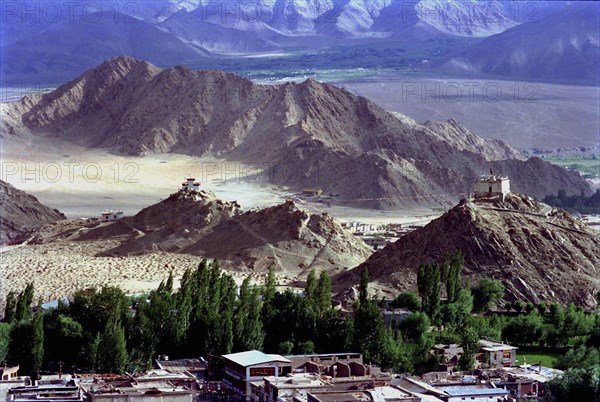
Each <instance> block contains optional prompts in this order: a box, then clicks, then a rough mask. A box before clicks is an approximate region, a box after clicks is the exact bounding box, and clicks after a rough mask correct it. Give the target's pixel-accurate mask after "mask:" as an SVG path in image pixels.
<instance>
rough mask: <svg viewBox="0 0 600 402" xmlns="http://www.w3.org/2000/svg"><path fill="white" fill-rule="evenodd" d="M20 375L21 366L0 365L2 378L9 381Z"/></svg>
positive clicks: (0, 378)
mask: <svg viewBox="0 0 600 402" xmlns="http://www.w3.org/2000/svg"><path fill="white" fill-rule="evenodd" d="M18 376H19V366H18V365H16V366H0V380H2V381H8V380H12V379H15V378H17V377H18Z"/></svg>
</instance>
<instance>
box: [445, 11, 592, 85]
mask: <svg viewBox="0 0 600 402" xmlns="http://www.w3.org/2000/svg"><path fill="white" fill-rule="evenodd" d="M598 26H600V4H598V3H597V2H575V3H574V4H572V5H571V6H569V7H566V8H564V9H562V10H561V11H560V12H556V13H554V14H551V15H549V16H548V17H546V18H543V19H541V20H539V21H536V22H529V23H523V24H521V25H519V26H516V27H514V28H512V29H509V30H507V31H505V32H502V33H500V34H498V35H494V36H491V37H489V38H487V39H485V40H483V41H481V42H480V43H477V44H475V45H474V46H473V47H471V48H470V49H467V50H466V51H465V52H464V53H462V54H461V55H457V56H456V57H454V58H453V59H452V60H450V61H449V62H448V63H446V65H445V67H446V68H448V69H452V70H454V71H459V72H466V73H469V74H472V73H478V74H486V75H492V76H502V77H510V78H518V79H532V80H536V81H561V82H574V83H582V84H592V85H598V84H600V31H599V30H598Z"/></svg>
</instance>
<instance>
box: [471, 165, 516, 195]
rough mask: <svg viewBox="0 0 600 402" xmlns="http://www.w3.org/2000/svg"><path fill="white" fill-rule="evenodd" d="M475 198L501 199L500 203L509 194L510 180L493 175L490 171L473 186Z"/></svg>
mask: <svg viewBox="0 0 600 402" xmlns="http://www.w3.org/2000/svg"><path fill="white" fill-rule="evenodd" d="M474 193H475V198H492V197H501V199H502V201H504V198H505V197H506V195H507V194H508V193H510V180H509V179H508V177H503V176H500V175H496V174H494V172H493V171H492V170H491V169H490V173H489V174H488V175H484V176H482V177H480V178H479V179H478V180H477V181H476V182H475V186H474Z"/></svg>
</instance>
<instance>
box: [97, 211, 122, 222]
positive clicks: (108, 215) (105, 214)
mask: <svg viewBox="0 0 600 402" xmlns="http://www.w3.org/2000/svg"><path fill="white" fill-rule="evenodd" d="M124 216H125V215H123V211H114V210H105V211H102V215H101V218H100V219H101V220H102V222H108V221H116V220H119V219H121V218H123V217H124Z"/></svg>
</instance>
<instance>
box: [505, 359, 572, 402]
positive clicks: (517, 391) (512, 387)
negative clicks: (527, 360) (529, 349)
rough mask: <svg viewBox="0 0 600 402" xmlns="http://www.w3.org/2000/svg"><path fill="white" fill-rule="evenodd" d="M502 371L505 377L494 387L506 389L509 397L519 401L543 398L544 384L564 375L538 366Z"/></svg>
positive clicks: (527, 365)
mask: <svg viewBox="0 0 600 402" xmlns="http://www.w3.org/2000/svg"><path fill="white" fill-rule="evenodd" d="M502 370H503V371H504V373H506V376H504V378H502V379H501V380H500V381H498V382H496V385H497V386H498V387H502V388H504V389H506V390H507V391H508V392H509V393H510V395H511V396H513V397H515V398H520V399H524V398H528V399H536V398H542V397H544V396H545V395H546V383H547V382H548V381H550V380H552V379H554V378H557V377H561V376H562V375H563V374H564V372H563V371H562V370H558V369H554V368H550V367H543V366H542V365H540V364H537V365H530V364H524V365H522V366H518V367H505V368H503V369H502Z"/></svg>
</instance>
